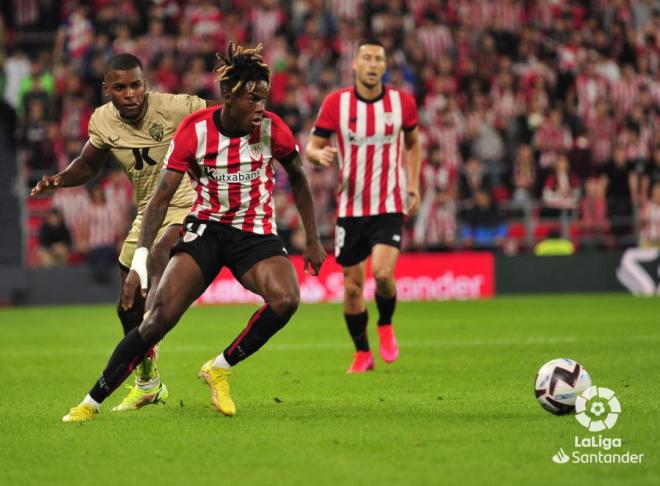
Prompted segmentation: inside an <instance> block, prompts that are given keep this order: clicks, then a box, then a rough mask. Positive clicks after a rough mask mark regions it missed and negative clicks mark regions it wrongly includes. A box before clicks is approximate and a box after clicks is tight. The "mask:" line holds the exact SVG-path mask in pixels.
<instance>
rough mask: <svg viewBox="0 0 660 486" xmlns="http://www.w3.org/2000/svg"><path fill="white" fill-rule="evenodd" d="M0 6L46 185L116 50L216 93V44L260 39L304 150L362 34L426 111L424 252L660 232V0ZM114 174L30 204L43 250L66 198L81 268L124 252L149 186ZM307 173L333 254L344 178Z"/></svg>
mask: <svg viewBox="0 0 660 486" xmlns="http://www.w3.org/2000/svg"><path fill="white" fill-rule="evenodd" d="M2 15H3V17H2V19H0V20H2V22H1V26H0V36H1V40H0V46H3V52H1V53H0V56H1V58H2V65H3V73H2V81H1V85H0V86H1V87H2V89H1V92H4V102H3V107H2V111H3V119H4V120H5V123H7V121H6V120H9V119H11V115H12V114H13V113H15V116H16V119H17V124H16V138H17V140H18V144H19V147H20V153H21V164H22V166H23V167H24V170H25V173H26V178H27V181H28V183H29V184H30V185H31V184H33V183H34V182H35V181H36V180H37V179H38V178H39V177H40V176H41V175H42V174H44V173H53V172H55V171H57V170H61V169H62V168H64V167H65V166H66V165H67V164H68V162H69V161H70V160H72V158H73V157H74V156H75V155H76V154H78V153H79V151H80V149H81V145H82V143H83V142H84V140H85V139H86V135H87V122H88V120H89V118H90V116H91V114H92V111H93V110H94V108H95V107H97V106H99V105H101V104H102V103H103V102H104V98H103V93H102V90H101V82H102V77H103V68H104V64H105V61H106V60H107V59H108V58H109V57H110V56H111V55H112V54H114V53H118V52H131V53H133V54H135V55H137V56H138V57H139V58H140V59H141V60H142V62H143V63H144V65H145V68H146V72H147V82H148V87H149V89H152V90H159V91H167V92H174V93H178V92H185V93H192V94H197V95H199V96H201V97H204V98H216V97H217V91H216V87H215V86H214V74H213V68H214V65H215V63H216V55H215V53H216V52H222V51H225V49H226V44H227V42H228V41H229V40H236V41H238V42H240V43H247V44H256V43H258V42H262V43H263V44H264V45H265V56H266V61H267V62H268V64H269V65H270V66H271V68H272V70H273V78H272V88H271V92H270V99H269V106H268V109H270V110H272V111H274V112H276V113H278V114H279V115H281V116H282V117H283V118H284V120H285V121H286V122H287V123H288V124H289V125H290V126H291V128H292V129H293V131H294V133H295V134H296V135H297V137H298V140H299V146H300V147H304V146H305V143H306V138H307V137H308V134H309V133H310V130H311V128H312V127H313V124H314V120H315V116H316V114H317V112H318V108H319V104H320V102H321V100H322V99H323V98H324V97H325V95H326V94H327V93H328V92H329V91H331V90H333V89H336V88H337V87H340V86H344V85H350V84H352V71H351V58H352V56H353V53H354V48H355V45H356V43H357V41H358V39H360V38H361V37H365V36H369V35H373V36H376V37H378V38H379V39H380V40H381V41H382V42H383V43H384V45H385V46H386V48H387V52H388V54H389V61H390V68H389V70H388V71H387V74H386V79H387V82H388V83H389V84H391V85H392V86H394V87H397V88H399V89H402V90H404V91H407V92H410V93H412V94H413V95H414V97H415V99H416V100H417V103H418V106H419V109H420V126H419V128H420V133H421V138H422V146H423V154H424V162H423V167H422V177H421V179H422V181H421V186H422V206H421V211H420V214H419V216H418V217H417V218H415V219H414V220H412V221H409V222H408V224H407V231H408V234H407V235H406V237H405V243H404V246H405V248H406V249H431V250H436V249H437V250H442V249H454V248H493V249H496V250H497V251H502V252H504V253H506V254H513V253H516V252H521V251H532V250H533V246H534V245H535V244H536V243H537V242H539V241H540V240H542V239H544V238H545V237H547V236H550V235H551V234H553V236H554V235H556V234H560V235H561V236H562V237H563V238H564V239H568V240H572V243H573V244H574V245H575V247H576V248H577V249H578V251H590V250H595V249H612V248H621V247H624V246H630V245H636V244H644V245H654V246H657V245H659V244H660V133H658V131H657V130H656V127H657V124H658V115H659V111H658V107H659V106H660V105H659V102H660V78H659V72H660V69H659V68H660V49H659V48H660V35H659V33H660V6H659V5H658V2H654V1H645V0H609V1H607V0H594V1H591V2H590V1H582V2H578V1H570V0H547V1H545V0H543V1H533V0H530V1H524V2H522V1H520V2H519V1H513V0H499V1H495V0H492V1H491V0H471V1H470V0H447V1H439V0H437V1H433V0H372V1H366V0H325V1H324V0H290V1H284V0H283V1H278V0H251V1H247V0H216V1H211V0H190V1H177V0H92V1H88V2H79V1H74V0H60V1H56V0H50V1H49V0H12V1H9V2H3V11H2ZM5 115H6V116H5ZM110 167H111V168H110V169H109V170H107V171H106V172H105V174H104V177H103V178H102V179H101V181H100V182H97V183H95V185H94V187H91V188H79V189H71V190H68V191H58V192H57V193H56V195H55V196H54V197H53V198H52V200H50V199H46V202H39V201H37V202H34V201H33V202H30V205H29V208H30V218H29V222H30V226H31V229H32V233H31V234H33V235H35V236H34V238H32V240H34V241H36V242H37V243H36V244H33V245H32V246H33V247H34V246H35V245H37V246H38V245H39V243H38V241H39V238H38V234H39V226H40V225H41V222H42V221H45V220H46V219H47V218H46V216H47V215H48V210H49V209H50V207H51V206H52V207H56V208H58V209H59V212H60V213H61V214H62V217H63V219H64V222H65V224H66V226H67V227H68V229H69V232H70V233H71V239H70V242H69V243H66V242H65V243H63V244H65V245H69V246H70V247H71V248H70V252H71V254H72V255H74V256H72V257H70V258H69V260H75V254H76V253H78V254H83V253H86V252H90V251H92V249H97V250H98V249H99V248H105V250H101V253H103V252H104V251H108V248H111V247H113V246H115V247H116V245H117V244H118V243H119V242H120V241H121V238H122V236H123V232H124V231H125V230H126V228H127V227H128V224H129V221H130V218H131V211H132V208H131V205H130V191H131V188H130V184H128V182H127V181H126V179H125V178H124V177H123V176H122V175H121V173H119V172H118V171H117V169H113V168H112V164H111V165H110ZM306 168H307V172H308V175H309V178H310V182H311V184H312V186H313V191H314V194H315V197H316V200H315V202H316V210H317V213H318V221H319V223H320V230H321V232H322V236H323V238H324V241H325V242H326V243H327V245H328V247H332V239H333V225H334V211H335V207H334V205H335V201H334V192H335V188H336V184H337V176H336V172H335V171H334V170H332V169H317V168H313V167H312V166H311V165H309V164H307V165H306ZM652 194H653V196H652ZM275 201H276V214H277V218H278V227H279V228H280V233H282V235H283V236H284V237H285V238H286V239H287V240H288V241H289V242H290V245H291V246H292V248H300V247H301V245H302V239H303V233H302V231H301V229H300V221H299V219H298V216H297V213H296V211H295V207H294V205H293V204H292V198H291V194H290V191H289V187H288V182H287V179H286V177H278V178H277V194H276V196H275ZM40 211H41V212H40ZM44 224H46V223H44ZM43 251H44V248H43V247H42V248H41V250H40V252H41V253H43ZM32 253H34V254H35V255H39V251H37V250H35V251H33V252H32ZM61 259H62V258H61V253H58V254H57V255H55V256H54V257H47V258H44V259H42V261H43V262H44V263H47V262H53V261H55V262H57V261H61Z"/></svg>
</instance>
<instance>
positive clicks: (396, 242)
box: [335, 213, 403, 267]
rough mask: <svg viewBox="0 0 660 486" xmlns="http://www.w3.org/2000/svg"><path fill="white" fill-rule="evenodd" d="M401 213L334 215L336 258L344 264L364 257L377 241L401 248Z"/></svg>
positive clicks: (353, 262) (356, 262)
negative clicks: (354, 216)
mask: <svg viewBox="0 0 660 486" xmlns="http://www.w3.org/2000/svg"><path fill="white" fill-rule="evenodd" d="M402 228H403V215H402V214H401V213H388V214H379V215H378V216H365V217H358V218H337V227H336V228H335V258H336V260H337V263H339V264H340V265H342V266H344V267H350V266H352V265H357V264H358V263H360V262H361V261H363V260H365V259H366V258H367V257H368V256H369V255H370V254H371V249H372V248H373V247H374V245H376V244H381V245H389V246H393V247H395V248H398V249H401V230H402Z"/></svg>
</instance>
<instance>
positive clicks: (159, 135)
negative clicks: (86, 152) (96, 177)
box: [89, 91, 206, 215]
mask: <svg viewBox="0 0 660 486" xmlns="http://www.w3.org/2000/svg"><path fill="white" fill-rule="evenodd" d="M145 102H146V103H147V110H146V112H145V113H144V116H143V117H142V118H141V119H140V120H139V121H137V122H135V123H128V122H126V121H125V120H123V119H122V118H121V117H120V115H119V112H118V111H117V109H116V108H115V106H114V105H113V104H112V102H108V103H106V104H105V105H103V106H100V107H99V108H97V109H96V110H95V111H94V114H93V115H92V118H91V119H90V120H89V142H90V143H91V144H92V145H93V146H94V147H96V148H98V149H101V150H110V152H111V153H112V155H113V156H114V157H115V158H116V159H117V160H118V161H119V163H120V165H121V167H122V169H123V171H124V172H125V173H126V175H127V176H128V178H129V179H130V180H131V182H132V183H133V187H134V190H135V202H136V205H137V211H138V215H141V214H142V213H143V212H144V209H145V208H146V206H147V203H148V202H149V199H150V198H151V196H152V195H153V193H154V189H155V187H156V184H157V181H158V176H159V174H160V171H161V169H162V167H163V159H164V158H165V154H166V153H167V149H168V148H169V145H170V141H171V140H172V137H173V136H174V132H175V131H176V129H177V127H178V126H179V123H181V120H183V119H184V117H186V116H187V115H189V114H190V113H194V112H196V111H198V110H201V109H203V108H206V101H205V100H203V99H201V98H198V97H197V96H192V95H185V94H169V93H158V92H155V91H148V92H147V93H146V94H145ZM194 198H195V192H194V191H193V189H192V187H191V185H190V181H189V180H188V178H184V179H183V180H182V181H181V185H180V186H179V188H178V189H177V191H176V193H175V194H174V197H173V198H172V202H171V203H170V207H175V208H183V209H186V210H187V209H190V207H191V206H192V203H193V201H194Z"/></svg>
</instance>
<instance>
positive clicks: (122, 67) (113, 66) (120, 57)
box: [104, 52, 143, 75]
mask: <svg viewBox="0 0 660 486" xmlns="http://www.w3.org/2000/svg"><path fill="white" fill-rule="evenodd" d="M137 67H139V68H140V69H143V68H142V63H141V62H140V60H139V59H138V58H137V57H135V56H134V55H133V54H129V53H128V52H122V53H121V54H115V55H114V56H112V57H111V58H110V60H109V61H108V64H106V66H105V73H104V74H106V75H107V74H108V72H109V71H128V70H130V69H135V68H137Z"/></svg>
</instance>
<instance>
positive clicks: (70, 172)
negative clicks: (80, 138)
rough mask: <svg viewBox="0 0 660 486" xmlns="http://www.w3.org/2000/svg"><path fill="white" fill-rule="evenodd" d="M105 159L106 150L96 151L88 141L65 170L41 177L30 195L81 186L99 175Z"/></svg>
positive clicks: (106, 155)
mask: <svg viewBox="0 0 660 486" xmlns="http://www.w3.org/2000/svg"><path fill="white" fill-rule="evenodd" d="M107 157H108V150H101V149H97V148H96V147H94V146H93V145H92V144H91V143H89V141H88V142H87V143H86V144H85V146H84V147H83V149H82V152H81V153H80V155H79V156H78V157H76V158H75V159H73V162H71V163H70V164H69V166H68V167H67V168H66V169H64V170H63V171H62V172H59V173H57V174H55V175H54V176H43V177H42V178H41V180H40V181H39V182H38V183H37V185H36V186H34V188H33V189H32V191H30V195H31V196H38V195H39V194H44V193H46V192H49V191H53V190H55V189H58V188H60V187H74V186H81V185H83V184H85V183H87V182H89V181H91V180H92V179H93V178H94V177H95V176H96V174H98V173H99V171H100V170H101V167H103V164H104V163H105V160H106V158H107Z"/></svg>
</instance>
